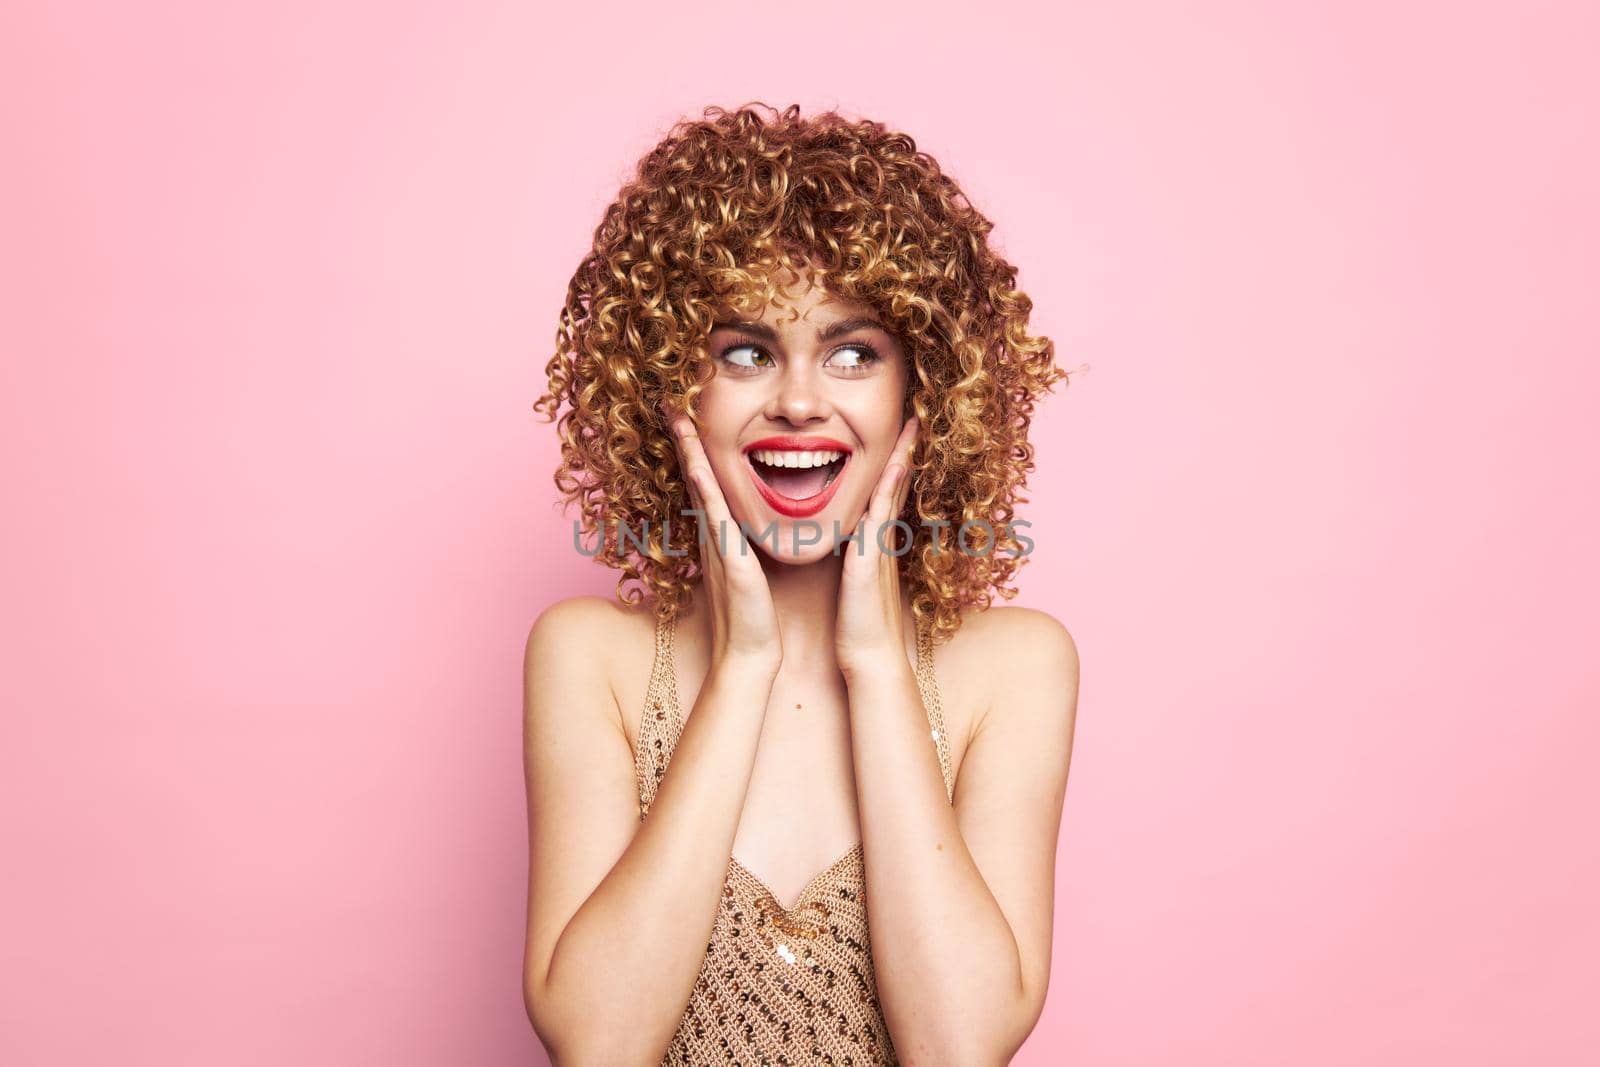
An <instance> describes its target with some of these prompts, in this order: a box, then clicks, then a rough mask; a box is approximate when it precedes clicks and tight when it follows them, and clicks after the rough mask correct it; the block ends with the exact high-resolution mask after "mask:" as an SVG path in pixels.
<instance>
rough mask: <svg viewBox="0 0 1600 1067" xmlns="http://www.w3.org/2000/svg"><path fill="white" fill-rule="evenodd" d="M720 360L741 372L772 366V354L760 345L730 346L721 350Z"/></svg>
mask: <svg viewBox="0 0 1600 1067" xmlns="http://www.w3.org/2000/svg"><path fill="white" fill-rule="evenodd" d="M722 360H723V362H724V363H727V364H729V365H731V366H734V367H738V368H739V369H741V370H760V369H761V368H762V367H770V366H772V354H771V353H770V352H768V351H767V350H766V349H764V348H762V347H761V346H760V345H731V346H729V347H727V348H724V349H723V350H722Z"/></svg>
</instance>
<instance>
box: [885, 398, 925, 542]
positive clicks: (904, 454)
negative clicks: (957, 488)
mask: <svg viewBox="0 0 1600 1067" xmlns="http://www.w3.org/2000/svg"><path fill="white" fill-rule="evenodd" d="M921 428H922V424H921V422H919V421H918V419H917V417H916V416H915V415H913V416H911V417H910V418H909V419H907V420H906V424H905V425H904V426H903V427H901V429H900V436H899V438H898V439H897V440H896V441H895V451H894V453H893V454H894V455H895V456H896V457H898V459H897V460H891V461H890V465H891V466H892V465H893V464H894V463H895V462H899V463H900V464H901V465H902V467H903V468H904V469H903V471H902V472H901V474H900V478H899V481H898V482H897V483H896V485H895V488H894V503H893V504H892V505H891V507H890V510H889V517H890V518H898V517H899V516H900V514H901V513H902V512H904V511H905V508H906V500H907V498H908V497H910V495H911V475H912V471H913V464H912V460H911V456H912V453H914V452H916V450H917V437H918V432H919V431H920V430H921Z"/></svg>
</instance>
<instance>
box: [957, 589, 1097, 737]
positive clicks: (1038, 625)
mask: <svg viewBox="0 0 1600 1067" xmlns="http://www.w3.org/2000/svg"><path fill="white" fill-rule="evenodd" d="M943 655H944V656H945V657H946V660H947V662H948V663H949V665H950V670H951V671H952V673H959V674H960V675H962V676H963V677H967V678H973V679H981V680H982V688H983V693H982V697H983V699H981V700H976V701H974V706H975V709H976V710H977V711H978V714H979V716H980V719H979V721H978V722H975V723H974V732H976V730H977V729H979V728H981V726H982V721H983V720H984V719H987V717H988V716H989V715H990V714H992V713H993V711H994V710H995V709H997V708H1036V709H1039V711H1038V713H1039V714H1056V715H1064V716H1065V717H1066V719H1067V721H1068V723H1069V724H1070V722H1071V719H1072V717H1073V715H1074V714H1075V712H1076V707H1077V699H1076V698H1077V691H1078V671H1079V663H1078V646H1077V642H1076V641H1074V640H1073V637H1072V633H1071V631H1069V630H1068V629H1067V627H1066V626H1065V625H1064V624H1063V623H1062V622H1061V621H1060V620H1059V619H1057V618H1056V617H1055V616H1054V615H1051V614H1050V613H1049V612H1045V611H1040V610H1039V609H1037V608H1026V607H1020V606H1014V605H1001V606H994V607H989V608H986V609H977V610H973V611H972V612H970V613H968V614H965V615H963V616H962V621H961V628H960V629H959V630H957V631H956V633H955V635H954V636H953V637H951V638H950V641H949V642H948V645H947V651H945V652H944V653H943ZM1040 695H1046V696H1048V697H1053V699H1044V700H1040V699H1037V697H1039V696H1040Z"/></svg>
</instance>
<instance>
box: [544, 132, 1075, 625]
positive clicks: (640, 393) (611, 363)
mask: <svg viewBox="0 0 1600 1067" xmlns="http://www.w3.org/2000/svg"><path fill="white" fill-rule="evenodd" d="M992 229H993V225H992V224H991V223H990V222H989V221H988V219H986V218H985V217H984V216H983V215H982V214H980V213H979V212H978V211H977V210H976V209H975V208H974V207H973V206H972V205H971V203H969V202H968V201H967V199H966V197H965V196H964V195H963V194H962V192H961V190H960V188H959V187H958V186H957V185H956V183H955V181H953V180H952V179H951V178H950V177H949V176H948V175H946V174H944V173H943V172H942V171H941V170H940V168H939V164H938V163H937V161H935V160H934V159H933V158H932V157H931V156H929V155H928V154H927V153H925V152H919V151H918V150H917V147H916V144H915V142H914V141H912V139H911V138H910V137H909V136H907V135H906V134H904V133H899V132H896V131H893V130H890V129H888V128H887V127H885V126H884V125H883V124H881V123H878V122H872V121H868V120H858V121H850V120H847V119H845V118H844V117H842V116H840V115H839V114H838V113H837V112H834V111H827V112H823V113H821V114H817V115H814V116H812V117H810V118H802V117H801V115H800V108H799V107H798V106H791V107H789V108H786V109H785V110H783V111H782V112H778V111H777V110H776V109H774V108H770V107H767V106H765V105H762V104H749V105H746V106H744V107H740V108H738V109H736V110H733V111H728V110H725V109H722V108H718V107H711V108H707V109H706V110H705V112H704V118H703V119H702V120H699V121H690V120H684V121H682V122H680V123H678V124H677V125H676V126H674V127H673V128H672V130H671V131H670V132H669V133H668V135H667V136H666V138H665V139H664V140H662V141H661V143H660V144H658V145H657V146H656V147H655V148H654V149H653V150H651V151H650V152H649V153H648V154H647V155H646V156H645V157H644V158H643V159H642V160H641V161H640V163H639V166H638V172H637V175H636V176H635V177H634V178H633V179H631V180H630V181H628V182H627V184H625V185H624V186H623V188H622V190H621V191H620V192H619V194H618V196H617V198H616V200H615V201H614V202H613V203H612V204H611V206H610V207H609V208H608V209H607V210H606V214H605V218H604V220H603V221H602V222H601V223H600V225H599V227H598V228H597V229H596V231H595V235H594V246H593V249H592V250H591V251H590V252H589V254H588V255H587V256H586V257H585V258H584V260H583V262H582V263H581V264H580V265H579V266H578V269H577V271H576V273H574V274H573V276H572V280H571V282H570V284H569V285H568V287H567V299H566V304H565V306H564V307H563V308H562V309H561V319H560V327H559V329H558V330H557V333H556V354H555V356H554V358H552V359H551V360H550V362H549V364H548V366H547V367H546V372H547V373H548V375H549V379H550V386H549V390H548V392H546V393H545V394H544V395H543V396H542V397H540V398H539V400H538V401H537V402H535V404H534V405H533V406H534V410H535V411H536V412H539V413H542V414H544V415H545V417H546V418H547V419H549V420H554V419H556V417H557V414H558V412H559V413H560V419H559V423H558V432H559V434H560V438H561V465H560V467H559V469H558V470H557V471H556V475H555V482H556V487H557V488H558V489H559V490H560V491H561V493H562V494H563V497H564V498H565V503H566V504H567V505H568V506H569V507H570V506H571V505H572V504H577V505H578V509H579V513H580V518H581V522H582V529H583V534H584V536H585V538H586V539H588V538H591V537H594V536H595V535H596V534H598V545H597V550H596V555H595V558H596V559H598V560H600V561H601V562H603V563H605V564H606V565H608V566H611V567H614V568H617V569H619V570H621V571H622V576H621V577H620V578H619V579H618V580H617V595H618V597H619V599H621V600H622V601H623V602H624V603H627V604H637V603H639V602H640V601H641V600H642V599H643V592H642V591H641V590H640V588H639V586H640V585H643V586H645V587H647V588H648V589H649V590H650V591H651V593H652V594H653V595H654V597H655V598H656V611H657V613H658V614H660V615H672V614H675V613H676V612H677V611H679V610H680V609H681V608H682V607H684V606H686V605H687V604H688V603H689V600H690V598H691V596H692V591H693V588H694V586H695V584H696V583H697V582H698V580H699V578H700V562H699V546H698V544H697V543H696V527H695V524H694V523H693V522H692V521H688V520H687V519H682V518H680V514H681V512H682V510H683V509H686V508H688V507H690V503H689V496H688V491H687V487H686V485H685V482H684V479H683V477H682V472H681V471H680V470H679V469H678V459H677V453H676V451H675V449H674V444H673V441H672V439H671V433H670V430H669V428H668V415H667V414H666V413H665V412H664V411H663V410H662V408H663V404H664V405H665V406H666V407H667V408H669V409H670V410H671V411H672V412H673V413H674V414H677V413H680V412H683V411H691V412H692V411H693V410H694V402H695V398H696V396H697V395H698V394H699V393H700V391H701V390H702V389H703V388H704V386H705V383H706V382H707V381H708V380H709V379H710V378H711V377H712V376H713V375H714V374H715V367H714V365H713V364H712V363H711V361H710V358H709V353H708V349H707V345H706V340H707V337H708V335H709V334H710V331H711V327H712V325H713V324H714V323H715V322H717V321H720V318H721V316H722V315H723V314H725V313H726V312H728V311H729V310H730V309H731V310H737V311H753V312H754V313H755V314H758V315H759V313H760V310H761V308H762V307H763V306H764V305H765V304H766V303H767V302H769V301H771V300H772V299H773V298H774V296H775V295H776V290H775V286H776V285H777V282H776V281H775V279H776V278H777V277H778V275H779V274H780V273H781V271H780V270H779V268H787V269H788V270H790V271H792V272H794V273H795V274H801V273H802V272H804V271H814V272H815V273H814V274H813V277H815V278H816V279H817V281H818V283H819V284H821V285H823V286H824V287H825V289H826V290H827V291H828V292H829V293H831V294H834V295H837V296H840V297H843V298H845V299H849V300H853V301H856V302H858V303H861V304H864V305H867V306H869V307H871V308H873V309H875V310H876V311H877V312H878V314H880V315H881V316H884V318H885V325H886V326H888V328H889V329H890V330H891V332H893V333H894V334H895V335H896V336H897V337H898V338H899V339H900V341H901V343H902V345H903V346H904V348H905V351H906V355H907V358H908V360H909V362H910V367H909V369H910V370H911V373H910V375H909V376H908V387H907V396H906V398H905V411H904V414H905V415H906V416H909V415H910V414H911V413H913V412H914V413H915V414H916V415H917V417H918V419H919V420H920V422H921V429H920V431H919V435H918V436H919V439H918V441H917V444H916V448H915V450H914V452H913V459H912V463H913V468H912V477H913V483H912V488H911V491H910V494H909V496H908V499H907V501H906V511H905V512H904V513H902V515H901V516H900V518H902V519H903V520H905V521H906V522H907V523H908V524H909V525H910V527H911V529H912V531H913V533H912V538H911V545H910V548H909V551H907V552H905V554H904V555H902V556H901V557H900V566H901V578H902V580H903V581H906V582H907V583H908V585H909V590H910V594H911V604H912V609H913V612H914V613H915V615H916V616H917V618H918V619H919V620H920V619H923V618H931V620H932V625H931V632H932V635H933V639H934V640H935V641H943V640H945V639H946V638H948V637H949V636H950V635H951V634H953V633H955V631H956V630H957V629H958V628H959V626H960V623H961V613H962V611H963V610H964V608H966V607H968V606H972V605H978V604H982V605H983V606H984V607H987V606H988V605H989V604H990V603H991V602H992V599H993V596H994V594H996V593H998V594H999V595H1000V596H1001V597H1003V598H1005V599H1010V598H1012V597H1014V596H1016V593H1017V590H1016V589H1015V587H1013V586H1011V585H1010V584H1009V583H1010V582H1011V580H1012V578H1013V576H1014V574H1015V572H1016V570H1017V568H1018V567H1020V566H1021V564H1022V563H1023V562H1025V556H1024V555H1023V554H1022V553H1021V545H1020V543H1019V542H1018V541H1017V539H1016V537H1015V536H1014V535H1013V534H1012V533H1011V531H1010V527H1009V524H1010V523H1011V522H1013V521H1014V520H1013V515H1014V514H1015V511H1014V509H1015V505H1016V504H1017V503H1018V502H1019V501H1022V502H1025V501H1026V500H1027V498H1026V497H1023V496H1021V495H1020V490H1021V489H1022V488H1023V487H1024V486H1025V484H1026V477H1027V474H1028V472H1029V471H1031V470H1032V469H1033V466H1034V464H1033V447H1032V446H1031V445H1030V444H1029V443H1028V426H1029V422H1030V420H1031V418H1032V415H1033V408H1034V404H1035V402H1036V401H1037V400H1038V399H1039V398H1040V397H1041V396H1042V395H1043V394H1044V393H1047V392H1049V391H1050V389H1051V388H1052V387H1053V386H1054V385H1055V384H1056V383H1057V382H1059V381H1061V380H1062V379H1064V378H1066V377H1068V375H1067V372H1066V371H1064V370H1062V369H1060V368H1058V367H1057V366H1055V363H1054V345H1053V343H1052V342H1051V341H1050V340H1049V339H1048V338H1045V337H1037V336H1034V335H1033V334H1030V333H1029V332H1028V313H1029V312H1030V311H1031V310H1032V307H1033V302H1032V301H1031V300H1030V299H1029V298H1028V297H1027V295H1026V294H1024V293H1022V292H1020V291H1019V290H1018V289H1017V288H1016V286H1015V281H1016V275H1017V271H1016V268H1015V267H1013V266H1012V265H1011V264H1010V263H1008V262H1006V260H1005V259H1003V258H1002V257H1001V256H1000V255H999V254H997V253H996V252H995V250H994V249H992V248H991V247H990V246H989V243H988V235H989V232H990V230H992ZM563 408H564V409H565V410H564V411H563V410H562V409H563ZM663 519H673V520H677V521H673V522H670V523H668V524H667V526H668V527H669V528H670V531H669V532H664V529H663V524H662V520H663ZM619 523H620V524H622V525H623V526H624V527H625V528H626V529H627V530H629V531H630V532H631V536H630V537H629V538H628V539H624V538H623V537H622V536H621V535H620V531H619V535H618V536H617V537H616V538H615V539H610V538H607V537H606V535H605V528H606V526H607V525H608V524H610V525H613V526H614V525H616V524H619ZM941 523H943V524H944V525H939V524H941ZM966 523H973V524H977V525H974V526H972V527H970V528H968V529H967V530H966V531H965V536H964V538H963V540H964V543H965V545H966V550H965V551H961V550H958V549H957V547H956V546H957V544H958V541H957V536H958V531H959V530H961V529H962V527H963V524H966ZM983 523H987V524H988V528H989V529H992V530H993V531H994V536H993V537H990V536H988V534H987V531H986V528H985V527H984V526H983V525H981V524H983ZM643 530H648V535H647V537H645V538H644V539H643V540H644V543H643V545H642V546H641V544H640V543H639V539H638V537H637V536H636V535H637V534H638V533H639V532H640V531H643ZM896 547H897V548H903V547H904V546H903V545H897V546H896ZM669 548H671V549H672V552H671V553H670V554H669V552H668V549H669Z"/></svg>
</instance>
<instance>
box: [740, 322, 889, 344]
mask: <svg viewBox="0 0 1600 1067" xmlns="http://www.w3.org/2000/svg"><path fill="white" fill-rule="evenodd" d="M711 328H712V329H713V330H736V331H738V332H739V333H744V334H749V335H750V336H752V337H759V338H761V339H762V340H763V341H770V342H772V343H773V344H777V343H778V340H779V338H778V331H777V330H775V329H773V328H772V326H770V325H768V324H767V323H765V322H743V321H736V322H719V323H716V324H714V325H713V326H712V327H711ZM867 329H873V330H883V329H886V327H885V326H884V325H883V323H881V322H879V321H878V320H877V319H871V318H866V317H857V318H853V319H840V320H839V321H838V322H835V323H832V324H830V325H828V326H824V327H823V328H822V329H820V330H818V331H817V340H818V341H831V340H833V339H834V338H835V337H843V336H844V335H845V334H847V333H854V332H855V331H857V330H867Z"/></svg>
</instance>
